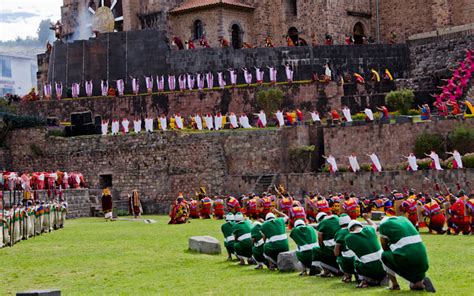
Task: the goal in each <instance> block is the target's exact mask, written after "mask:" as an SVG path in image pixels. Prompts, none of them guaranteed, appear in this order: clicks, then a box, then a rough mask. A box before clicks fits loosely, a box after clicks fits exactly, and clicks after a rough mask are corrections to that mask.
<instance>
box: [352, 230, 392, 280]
mask: <svg viewBox="0 0 474 296" xmlns="http://www.w3.org/2000/svg"><path fill="white" fill-rule="evenodd" d="M345 241H346V246H347V248H349V249H350V250H351V251H352V252H354V254H355V256H356V259H355V263H354V268H355V271H356V273H357V274H358V275H359V276H361V277H363V279H364V278H365V279H366V280H371V281H381V280H382V279H383V278H384V277H385V270H384V269H383V266H382V261H381V256H382V247H381V246H380V242H379V240H378V238H377V233H376V232H375V229H374V228H373V227H372V226H366V227H364V228H362V230H361V231H360V232H353V233H349V234H348V235H347V236H346V239H345Z"/></svg>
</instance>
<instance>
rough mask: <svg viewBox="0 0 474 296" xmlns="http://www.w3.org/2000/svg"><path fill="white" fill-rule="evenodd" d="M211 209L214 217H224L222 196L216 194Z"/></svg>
mask: <svg viewBox="0 0 474 296" xmlns="http://www.w3.org/2000/svg"><path fill="white" fill-rule="evenodd" d="M212 209H213V213H214V219H219V220H220V219H224V214H225V209H224V200H223V199H222V198H220V197H217V196H216V198H215V199H214V204H213V206H212Z"/></svg>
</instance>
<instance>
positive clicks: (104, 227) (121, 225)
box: [0, 216, 474, 296]
mask: <svg viewBox="0 0 474 296" xmlns="http://www.w3.org/2000/svg"><path fill="white" fill-rule="evenodd" d="M151 218H153V219H156V220H157V223H155V224H144V223H143V222H133V221H116V222H107V223H106V222H104V220H102V219H99V218H85V219H78V220H71V221H68V222H67V225H66V228H65V229H62V230H59V231H55V232H53V233H50V234H45V235H43V236H41V237H36V238H33V239H30V240H28V241H24V242H21V243H20V244H17V245H16V246H14V247H13V248H5V249H0V262H1V263H0V264H1V267H0V276H1V284H0V294H1V295H12V294H14V293H15V292H18V291H24V290H30V289H47V288H59V289H61V291H62V293H63V295H315V294H322V295H342V294H348V293H350V294H357V295H395V294H400V293H403V294H407V293H410V294H412V292H408V290H407V284H406V283H405V282H404V281H403V282H402V281H401V284H402V292H388V291H385V290H384V289H383V288H380V287H377V288H371V289H369V290H358V289H355V288H354V284H343V283H341V282H340V280H339V278H331V279H323V278H317V277H300V276H298V274H297V273H279V272H270V271H268V270H263V271H256V270H254V269H253V267H251V266H244V267H241V266H237V265H236V262H227V261H226V255H225V254H224V253H225V250H224V248H223V251H224V253H223V254H222V255H216V256H210V255H201V254H195V253H191V252H188V251H187V239H188V237H190V236H193V235H211V236H214V237H216V238H218V239H219V240H222V234H221V232H220V225H221V223H222V222H220V221H212V220H197V221H192V223H190V224H186V225H167V224H166V223H167V218H166V217H163V216H153V217H151ZM423 239H424V241H425V243H426V245H427V248H428V251H429V257H430V270H429V272H428V273H429V276H430V277H431V279H432V280H433V282H434V284H435V286H436V288H437V289H438V293H437V294H438V295H448V294H450V295H456V296H460V295H473V293H474V283H473V281H472V274H474V265H473V263H474V237H472V236H446V235H444V236H435V235H428V234H426V235H423ZM293 247H294V245H293ZM414 294H415V295H419V294H422V293H420V292H416V293H414Z"/></svg>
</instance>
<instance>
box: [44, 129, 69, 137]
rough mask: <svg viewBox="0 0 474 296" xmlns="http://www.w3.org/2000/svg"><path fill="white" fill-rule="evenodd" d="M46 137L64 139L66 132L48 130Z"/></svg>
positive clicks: (62, 130)
mask: <svg viewBox="0 0 474 296" xmlns="http://www.w3.org/2000/svg"><path fill="white" fill-rule="evenodd" d="M48 136H51V137H65V136H66V131H65V130H64V129H63V128H61V129H54V130H50V131H48Z"/></svg>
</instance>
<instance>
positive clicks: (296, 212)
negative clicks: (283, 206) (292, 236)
mask: <svg viewBox="0 0 474 296" xmlns="http://www.w3.org/2000/svg"><path fill="white" fill-rule="evenodd" d="M289 213H290V215H289V217H290V229H291V228H293V226H294V225H295V221H296V220H303V221H305V222H306V212H305V210H304V208H303V207H301V206H296V207H292V208H291V209H290V212H289Z"/></svg>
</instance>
